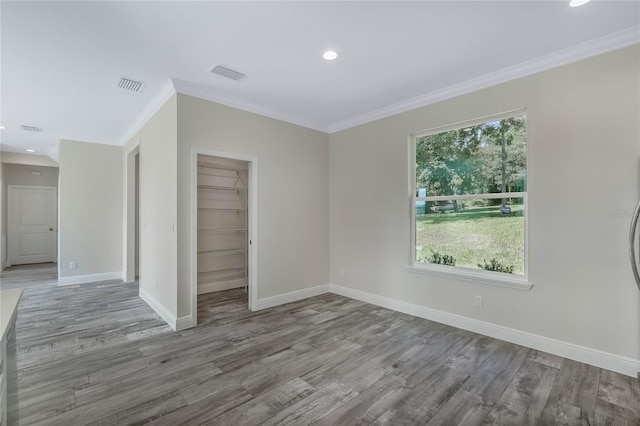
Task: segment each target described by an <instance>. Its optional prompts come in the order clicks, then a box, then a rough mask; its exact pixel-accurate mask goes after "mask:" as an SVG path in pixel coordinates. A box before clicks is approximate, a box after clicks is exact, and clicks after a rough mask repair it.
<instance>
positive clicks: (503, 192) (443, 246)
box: [414, 114, 527, 275]
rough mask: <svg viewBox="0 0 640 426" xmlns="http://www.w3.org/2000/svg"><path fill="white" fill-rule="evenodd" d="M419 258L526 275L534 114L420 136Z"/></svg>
mask: <svg viewBox="0 0 640 426" xmlns="http://www.w3.org/2000/svg"><path fill="white" fill-rule="evenodd" d="M415 150H416V154H415V161H416V164H415V166H416V193H415V199H414V200H415V213H416V214H415V224H414V225H415V239H416V241H415V244H416V250H415V261H416V262H419V263H436V264H442V265H448V266H458V267H464V268H472V269H485V270H491V271H497V272H503V273H513V274H520V275H523V274H524V273H525V234H524V233H525V222H524V212H525V209H524V207H525V203H526V190H527V189H526V181H527V150H526V116H525V115H524V114H522V115H518V116H515V117H508V118H504V119H500V120H495V121H488V122H486V123H482V124H478V125H473V126H467V127H463V128H459V129H454V130H448V131H444V132H440V133H433V134H427V135H425V136H418V137H416V138H415Z"/></svg>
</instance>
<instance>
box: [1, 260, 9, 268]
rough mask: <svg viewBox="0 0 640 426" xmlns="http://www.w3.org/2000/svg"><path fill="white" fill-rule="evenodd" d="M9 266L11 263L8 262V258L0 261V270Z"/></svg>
mask: <svg viewBox="0 0 640 426" xmlns="http://www.w3.org/2000/svg"><path fill="white" fill-rule="evenodd" d="M9 266H11V264H10V263H9V260H8V259H7V260H5V261H4V262H2V270H5V269H7V268H8V267H9Z"/></svg>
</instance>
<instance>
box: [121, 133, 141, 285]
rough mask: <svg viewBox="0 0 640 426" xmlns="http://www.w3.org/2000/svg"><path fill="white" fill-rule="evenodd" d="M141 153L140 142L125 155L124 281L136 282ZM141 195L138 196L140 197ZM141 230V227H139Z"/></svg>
mask: <svg viewBox="0 0 640 426" xmlns="http://www.w3.org/2000/svg"><path fill="white" fill-rule="evenodd" d="M139 153H140V140H138V141H137V142H136V143H135V145H134V146H133V147H132V148H131V150H129V152H127V153H125V165H124V193H125V197H124V218H123V219H124V227H123V228H124V247H123V248H124V250H123V255H122V257H123V259H122V264H123V266H124V268H123V269H122V281H124V282H126V283H130V282H133V281H135V280H136V224H135V220H136V219H135V218H136V155H138V154H139ZM139 196H140V194H138V197H139ZM138 229H139V227H138Z"/></svg>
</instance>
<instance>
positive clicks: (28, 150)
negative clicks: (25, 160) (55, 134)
mask: <svg viewBox="0 0 640 426" xmlns="http://www.w3.org/2000/svg"><path fill="white" fill-rule="evenodd" d="M27 152H36V150H35V149H31V148H29V149H27Z"/></svg>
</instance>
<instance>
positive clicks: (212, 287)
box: [198, 278, 247, 294]
mask: <svg viewBox="0 0 640 426" xmlns="http://www.w3.org/2000/svg"><path fill="white" fill-rule="evenodd" d="M246 285H247V279H246V278H242V279H239V280H231V281H225V282H221V283H206V284H198V294H204V293H211V292H214V291H222V290H230V289H232V288H238V287H245V286H246Z"/></svg>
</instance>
